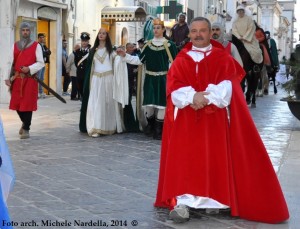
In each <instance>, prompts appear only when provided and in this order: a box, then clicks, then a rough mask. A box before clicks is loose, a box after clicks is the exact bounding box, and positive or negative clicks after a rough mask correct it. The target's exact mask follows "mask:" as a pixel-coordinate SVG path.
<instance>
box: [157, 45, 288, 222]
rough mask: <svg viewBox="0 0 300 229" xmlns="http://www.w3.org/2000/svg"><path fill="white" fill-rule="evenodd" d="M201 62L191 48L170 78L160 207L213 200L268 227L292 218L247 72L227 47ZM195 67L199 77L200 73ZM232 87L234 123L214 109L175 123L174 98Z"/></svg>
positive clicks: (188, 113)
mask: <svg viewBox="0 0 300 229" xmlns="http://www.w3.org/2000/svg"><path fill="white" fill-rule="evenodd" d="M212 44H213V45H214V47H213V49H212V52H211V53H210V55H208V56H207V57H206V58H204V59H203V60H202V61H200V62H199V63H196V62H194V60H193V59H192V58H191V57H190V56H189V55H187V52H188V51H190V50H191V46H192V44H191V43H189V44H188V45H186V46H185V48H184V49H183V50H182V51H181V52H180V53H179V54H178V55H177V57H176V59H175V61H174V62H173V64H172V66H171V69H170V70H169V72H168V76H167V108H166V117H165V121H164V132H163V139H162V148H161V161H160V172H159V182H158V190H157V197H156V202H155V206H156V207H169V208H170V209H172V208H173V207H174V205H176V199H175V198H176V196H179V195H182V194H192V195H196V196H203V197H210V198H212V199H214V200H217V201H219V202H220V203H222V204H225V205H227V206H230V208H231V214H232V216H239V217H241V218H244V219H247V220H253V221H260V222H266V223H279V222H282V221H285V220H287V219H288V218H289V213H288V209H287V205H286V202H285V199H284V196H283V193H282V191H281V187H280V185H279V182H278V179H277V176H276V173H275V171H274V169H273V166H272V164H271V161H270V158H269V156H268V154H267V151H266V149H265V147H264V144H263V142H262V140H261V138H260V136H259V133H258V131H257V129H256V127H255V124H254V122H253V120H252V117H251V114H250V112H249V110H248V107H247V105H246V102H245V99H244V95H243V92H242V90H241V86H240V80H241V79H242V77H243V76H244V74H245V73H244V71H243V69H242V68H241V67H240V65H239V64H238V63H237V62H236V61H235V60H234V59H233V58H232V57H231V56H230V55H229V54H228V53H227V52H226V51H224V49H223V48H222V46H218V48H217V47H216V46H217V44H216V43H215V42H213V41H212ZM196 65H198V71H199V73H198V74H196V70H195V69H196ZM223 80H230V81H231V82H232V99H231V104H230V120H229V121H228V117H227V111H226V109H225V108H223V109H221V108H218V107H216V106H214V105H209V106H206V107H205V108H204V109H200V110H198V111H195V110H193V109H192V108H191V107H190V106H187V107H185V108H183V109H179V110H178V113H177V117H176V119H175V121H174V115H173V114H174V105H173V104H172V101H171V93H172V92H173V91H174V90H177V89H179V88H181V87H186V86H192V87H193V88H194V89H195V90H196V91H204V90H205V89H206V87H207V86H208V84H210V83H211V84H218V83H220V82H221V81H223Z"/></svg>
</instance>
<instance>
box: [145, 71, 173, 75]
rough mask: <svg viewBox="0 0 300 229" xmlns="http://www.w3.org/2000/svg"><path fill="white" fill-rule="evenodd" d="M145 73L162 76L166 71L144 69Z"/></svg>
mask: <svg viewBox="0 0 300 229" xmlns="http://www.w3.org/2000/svg"><path fill="white" fill-rule="evenodd" d="M145 73H146V74H147V75H150V76H163V75H167V73H168V71H162V72H152V71H148V70H146V71H145Z"/></svg>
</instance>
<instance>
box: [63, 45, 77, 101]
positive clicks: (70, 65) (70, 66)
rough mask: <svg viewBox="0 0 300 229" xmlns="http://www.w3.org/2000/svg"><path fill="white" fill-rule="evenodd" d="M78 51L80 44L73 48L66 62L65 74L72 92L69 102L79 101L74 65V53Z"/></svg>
mask: <svg viewBox="0 0 300 229" xmlns="http://www.w3.org/2000/svg"><path fill="white" fill-rule="evenodd" d="M79 49H80V44H76V45H75V46H74V49H73V52H72V53H71V54H70V55H69V57H68V61H67V69H66V70H67V73H68V74H69V76H70V77H71V81H72V91H71V100H79V92H78V82H77V74H76V71H77V68H76V65H75V61H74V60H75V52H76V51H77V50H79Z"/></svg>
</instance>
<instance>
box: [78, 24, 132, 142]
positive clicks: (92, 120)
mask: <svg viewBox="0 0 300 229" xmlns="http://www.w3.org/2000/svg"><path fill="white" fill-rule="evenodd" d="M88 58H89V59H88V68H87V72H86V74H85V79H84V89H83V90H84V92H83V100H82V107H81V114H80V123H79V126H80V131H82V132H87V133H88V135H89V136H92V137H99V136H100V135H110V134H114V133H115V132H118V133H120V132H122V131H123V127H122V121H121V115H120V108H121V105H122V106H123V107H124V106H125V105H127V104H128V76H127V66H126V62H124V61H123V60H121V58H120V57H119V56H117V55H116V53H115V52H114V51H113V47H112V43H111V40H110V37H109V34H108V33H107V31H106V30H105V29H104V28H101V29H100V30H99V33H98V36H97V38H96V40H95V44H94V46H93V48H92V49H91V50H90V53H89V57H88ZM125 98H127V100H126V99H125Z"/></svg>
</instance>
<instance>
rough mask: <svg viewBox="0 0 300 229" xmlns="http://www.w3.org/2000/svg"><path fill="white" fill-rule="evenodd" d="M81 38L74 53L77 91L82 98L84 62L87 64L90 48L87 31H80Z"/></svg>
mask: <svg viewBox="0 0 300 229" xmlns="http://www.w3.org/2000/svg"><path fill="white" fill-rule="evenodd" d="M80 39H81V45H80V46H81V48H80V49H78V50H77V51H76V52H75V53H74V55H75V59H74V61H75V65H76V67H77V72H76V74H77V85H78V91H79V95H80V99H82V95H83V83H84V76H85V71H86V64H87V58H88V56H89V50H90V44H89V42H90V34H89V33H87V32H82V33H81V35H80Z"/></svg>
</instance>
